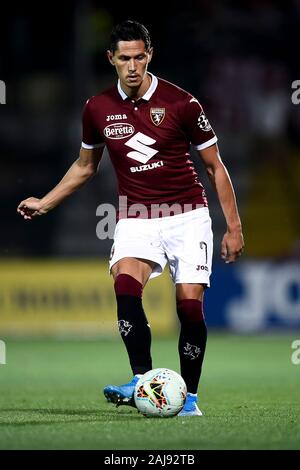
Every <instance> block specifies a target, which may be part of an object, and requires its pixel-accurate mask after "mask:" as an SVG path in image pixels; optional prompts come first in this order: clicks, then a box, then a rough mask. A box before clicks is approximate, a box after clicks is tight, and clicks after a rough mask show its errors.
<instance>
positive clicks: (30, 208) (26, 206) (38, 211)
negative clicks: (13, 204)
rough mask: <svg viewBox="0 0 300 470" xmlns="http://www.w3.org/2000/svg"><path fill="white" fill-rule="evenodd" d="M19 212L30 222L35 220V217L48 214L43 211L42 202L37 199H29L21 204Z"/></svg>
mask: <svg viewBox="0 0 300 470" xmlns="http://www.w3.org/2000/svg"><path fill="white" fill-rule="evenodd" d="M17 212H19V214H21V216H22V217H24V219H29V220H31V219H33V217H36V216H37V215H43V214H46V211H45V210H43V209H42V205H41V200H40V199H37V198H36V197H29V198H27V199H25V200H24V201H22V202H20V204H19V205H18V208H17Z"/></svg>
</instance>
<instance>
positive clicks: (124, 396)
mask: <svg viewBox="0 0 300 470" xmlns="http://www.w3.org/2000/svg"><path fill="white" fill-rule="evenodd" d="M140 377H141V375H135V376H134V377H133V379H132V380H131V382H129V383H128V384H123V385H107V386H106V387H105V388H104V389H103V393H104V396H105V398H106V399H107V401H108V402H111V403H115V404H116V405H117V406H120V405H129V406H134V407H135V403H134V398H133V394H134V388H135V385H136V383H137V381H138V380H139V378H140Z"/></svg>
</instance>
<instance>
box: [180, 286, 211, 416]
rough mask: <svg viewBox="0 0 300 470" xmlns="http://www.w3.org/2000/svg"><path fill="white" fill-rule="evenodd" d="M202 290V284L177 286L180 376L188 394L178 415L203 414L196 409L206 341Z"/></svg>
mask: <svg viewBox="0 0 300 470" xmlns="http://www.w3.org/2000/svg"><path fill="white" fill-rule="evenodd" d="M204 288H205V287H204V286H203V285H201V284H176V304H177V314H178V318H179V321H180V335H179V341H178V352H179V358H180V369H181V375H182V377H183V379H184V381H185V383H186V385H187V391H188V395H187V400H186V404H185V406H184V409H183V410H182V412H181V413H180V416H185V415H192V416H195V415H198V416H201V414H202V413H201V411H200V410H199V408H198V407H197V391H198V385H199V380H200V376H201V370H202V364H203V359H204V354H205V348H206V339H207V329H206V324H205V320H204V315H203V294H204Z"/></svg>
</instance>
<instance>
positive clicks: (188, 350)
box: [183, 343, 201, 360]
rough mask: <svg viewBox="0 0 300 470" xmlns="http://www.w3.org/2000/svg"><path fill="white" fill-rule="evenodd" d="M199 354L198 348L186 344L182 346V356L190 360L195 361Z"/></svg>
mask: <svg viewBox="0 0 300 470" xmlns="http://www.w3.org/2000/svg"><path fill="white" fill-rule="evenodd" d="M200 353H201V349H200V348H198V346H194V345H193V344H190V343H186V346H184V353H183V354H184V355H185V356H189V357H190V358H191V359H192V360H193V359H197V357H198V356H199V354H200Z"/></svg>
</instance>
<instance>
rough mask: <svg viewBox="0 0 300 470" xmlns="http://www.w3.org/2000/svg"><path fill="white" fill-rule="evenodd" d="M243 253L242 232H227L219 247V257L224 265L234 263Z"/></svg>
mask: <svg viewBox="0 0 300 470" xmlns="http://www.w3.org/2000/svg"><path fill="white" fill-rule="evenodd" d="M243 251H244V237H243V233H242V231H241V230H240V229H239V230H233V231H229V230H228V231H227V232H226V233H225V235H224V237H223V240H222V245H221V256H222V259H223V260H224V261H225V263H234V262H235V261H236V260H237V259H238V258H239V257H240V256H241V254H242V253H243Z"/></svg>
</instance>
